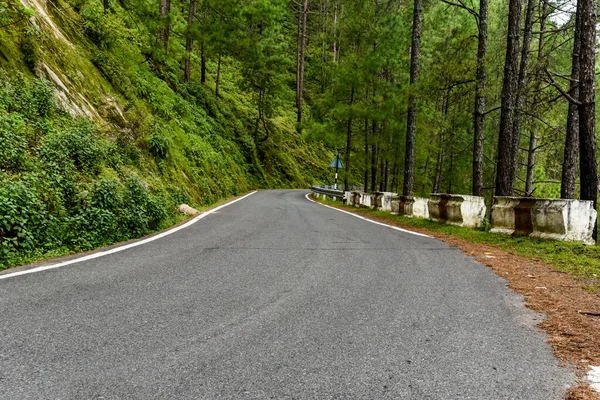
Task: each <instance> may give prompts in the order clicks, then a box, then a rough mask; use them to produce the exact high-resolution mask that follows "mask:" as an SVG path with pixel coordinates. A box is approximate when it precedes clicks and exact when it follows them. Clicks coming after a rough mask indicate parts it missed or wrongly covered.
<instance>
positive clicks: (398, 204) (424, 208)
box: [392, 196, 429, 218]
mask: <svg viewBox="0 0 600 400" xmlns="http://www.w3.org/2000/svg"><path fill="white" fill-rule="evenodd" d="M428 201H429V199H426V198H423V197H413V196H397V197H394V198H393V199H392V213H395V214H398V215H404V216H405V217H415V218H429V208H428V205H427V203H428Z"/></svg>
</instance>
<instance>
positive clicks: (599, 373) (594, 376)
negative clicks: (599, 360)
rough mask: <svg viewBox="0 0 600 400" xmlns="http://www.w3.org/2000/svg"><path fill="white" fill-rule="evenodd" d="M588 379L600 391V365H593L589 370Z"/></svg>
mask: <svg viewBox="0 0 600 400" xmlns="http://www.w3.org/2000/svg"><path fill="white" fill-rule="evenodd" d="M588 381H589V382H590V386H591V388H592V389H594V390H595V391H596V392H598V393H600V367H591V369H590V371H589V372H588Z"/></svg>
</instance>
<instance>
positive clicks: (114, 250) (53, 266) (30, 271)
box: [0, 190, 257, 280]
mask: <svg viewBox="0 0 600 400" xmlns="http://www.w3.org/2000/svg"><path fill="white" fill-rule="evenodd" d="M256 192H257V191H256V190H255V191H254V192H252V193H248V194H247V195H245V196H242V197H240V198H239V199H235V200H233V201H230V202H229V203H226V204H222V205H220V206H218V207H215V208H213V209H210V210H208V211H205V212H203V213H202V214H200V215H198V216H197V217H195V218H194V219H192V220H191V221H188V222H186V223H185V224H183V225H179V226H177V227H175V228H172V229H169V230H168V231H164V232H162V233H159V234H158V235H155V236H152V237H149V238H148V239H143V240H140V241H138V242H134V243H130V244H126V245H123V246H119V247H115V248H112V249H110V250H105V251H99V252H97V253H93V254H90V255H88V256H84V257H79V258H75V259H73V260H69V261H65V262H61V263H58V264H51V265H44V266H41V267H37V268H31V269H25V270H23V271H18V272H13V273H9V274H4V275H0V280H2V279H7V278H12V277H15V276H19V275H26V274H33V273H35V272H40V271H47V270H49V269H56V268H60V267H64V266H67V265H71V264H76V263H80V262H84V261H89V260H93V259H96V258H100V257H103V256H107V255H109V254H114V253H118V252H120V251H124V250H127V249H131V248H133V247H137V246H141V245H143V244H146V243H150V242H153V241H155V240H158V239H161V238H164V237H165V236H169V235H171V234H173V233H175V232H177V231H180V230H182V229H185V228H187V227H189V226H191V225H193V224H195V223H196V222H198V221H200V220H201V219H202V218H205V217H207V216H209V215H210V214H212V213H214V212H215V211H219V210H220V209H222V208H224V207H227V206H230V205H232V204H233V203H237V202H238V201H241V200H244V199H245V198H246V197H248V196H252V195H253V194H254V193H256Z"/></svg>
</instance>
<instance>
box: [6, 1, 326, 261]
mask: <svg viewBox="0 0 600 400" xmlns="http://www.w3.org/2000/svg"><path fill="white" fill-rule="evenodd" d="M4 3H6V2H4ZM137 3H139V4H138V6H139V7H142V8H139V7H138V8H136V9H135V11H132V10H131V9H130V7H127V8H125V7H124V6H123V4H124V3H123V2H117V1H113V2H111V11H110V12H104V10H103V8H102V2H101V1H98V0H94V1H91V0H68V1H65V0H48V1H44V0H21V1H17V0H9V1H8V2H7V3H6V4H4V5H0V143H2V145H1V146H0V268H2V267H6V266H9V265H14V264H17V263H20V262H24V261H28V260H31V259H35V258H37V257H41V256H47V255H53V254H65V253H68V252H72V251H79V250H85V249H90V248H94V247H97V246H100V245H104V244H108V243H113V242H115V241H120V240H125V239H128V238H132V237H138V236H140V235H143V234H145V233H147V232H150V231H152V230H155V229H158V228H160V227H164V226H167V225H169V224H171V223H173V222H175V221H176V220H177V219H178V216H177V215H176V213H175V209H176V206H177V205H178V204H180V203H189V204H192V205H194V206H201V205H204V204H210V203H213V202H215V201H217V200H218V199H221V198H224V197H227V196H232V195H237V194H240V193H243V192H246V191H248V190H250V189H253V188H274V187H306V186H308V185H309V184H311V183H312V182H313V180H320V179H324V178H325V174H327V172H328V171H327V162H328V161H329V158H330V156H331V154H330V153H329V152H328V151H327V150H326V149H324V148H323V147H322V146H321V145H319V144H317V143H310V144H309V143H306V142H305V141H304V140H303V139H302V137H301V135H300V134H298V133H297V132H296V127H295V124H294V109H293V104H294V93H293V90H292V89H290V88H292V87H293V82H287V86H286V85H284V87H285V88H286V89H285V92H284V93H283V94H282V95H281V96H280V97H281V98H284V99H286V98H289V102H282V103H281V104H277V105H276V107H275V109H274V111H273V114H272V116H271V118H270V120H269V126H268V132H267V133H268V137H265V134H264V133H262V132H259V129H258V128H257V126H258V123H257V117H256V106H255V103H256V102H255V98H254V97H253V92H252V91H251V90H250V89H248V85H246V84H244V81H243V79H242V72H241V69H242V66H241V65H240V64H239V63H238V62H237V61H236V60H235V59H233V58H227V59H223V66H222V71H223V72H222V77H221V82H220V83H221V88H220V96H219V97H217V96H215V93H214V77H213V75H214V71H215V70H216V65H215V63H213V62H211V61H210V60H209V63H208V67H207V69H208V72H209V77H208V80H207V83H206V85H201V84H200V83H199V79H198V77H197V76H194V77H193V79H192V80H191V82H190V83H184V80H183V68H182V62H183V54H184V49H182V47H181V44H180V43H178V41H172V45H171V47H170V48H169V49H168V52H160V51H157V50H156V43H155V42H156V27H155V26H153V25H152V22H148V21H149V20H150V19H148V18H144V15H147V14H148V13H149V11H148V10H146V9H144V8H143V7H145V6H148V7H154V2H148V4H146V3H145V2H137ZM177 18H179V22H181V21H182V20H183V16H182V15H179V14H176V13H175V14H174V17H173V22H172V23H173V25H176V24H177V22H178V19H177ZM194 57H195V56H193V62H194V65H197V64H199V61H198V59H197V58H194ZM193 74H194V75H197V74H198V71H197V69H196V70H193ZM284 103H285V104H284ZM265 129H266V128H265Z"/></svg>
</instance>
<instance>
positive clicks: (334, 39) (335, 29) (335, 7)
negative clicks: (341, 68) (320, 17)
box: [333, 5, 338, 64]
mask: <svg viewBox="0 0 600 400" xmlns="http://www.w3.org/2000/svg"><path fill="white" fill-rule="evenodd" d="M337 11H338V9H337V5H336V6H334V7H333V63H334V64H335V63H336V62H337V61H338V48H337V40H338V38H337Z"/></svg>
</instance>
